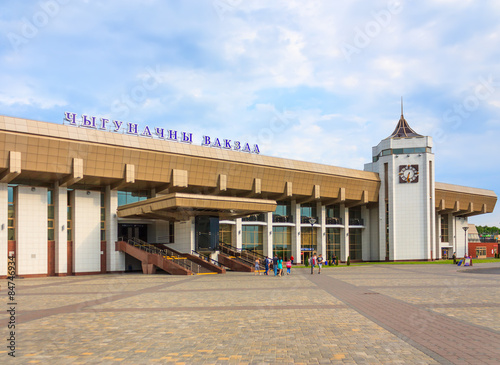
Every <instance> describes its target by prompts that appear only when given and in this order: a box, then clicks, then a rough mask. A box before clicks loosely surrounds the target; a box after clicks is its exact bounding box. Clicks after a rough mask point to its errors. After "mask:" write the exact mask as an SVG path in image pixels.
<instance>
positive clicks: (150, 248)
mask: <svg viewBox="0 0 500 365" xmlns="http://www.w3.org/2000/svg"><path fill="white" fill-rule="evenodd" d="M126 242H128V243H129V244H131V245H132V246H134V247H137V248H140V249H141V250H143V251H146V252H148V253H151V254H156V255H160V256H161V257H163V258H164V259H165V260H166V259H168V258H171V259H172V260H175V261H173V262H174V263H176V264H177V265H179V266H182V267H183V268H185V269H186V270H189V271H191V272H192V273H196V274H199V273H200V269H201V268H202V267H201V266H200V265H198V264H197V263H194V262H192V261H190V260H188V259H187V258H186V257H183V256H181V255H179V254H178V253H176V252H174V251H172V250H170V249H168V248H164V249H160V248H158V247H156V246H154V245H151V244H149V243H147V242H145V241H143V240H141V239H139V238H135V237H134V238H129V239H128V240H127V241H126Z"/></svg>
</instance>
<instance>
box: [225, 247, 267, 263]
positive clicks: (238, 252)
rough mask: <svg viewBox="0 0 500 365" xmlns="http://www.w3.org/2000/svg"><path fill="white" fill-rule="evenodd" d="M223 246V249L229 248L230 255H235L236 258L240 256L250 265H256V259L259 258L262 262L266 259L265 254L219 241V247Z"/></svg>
mask: <svg viewBox="0 0 500 365" xmlns="http://www.w3.org/2000/svg"><path fill="white" fill-rule="evenodd" d="M221 247H222V248H223V250H227V251H228V252H227V253H229V254H230V255H233V256H235V257H236V258H239V259H240V260H242V261H245V262H246V263H247V264H250V265H254V264H255V260H256V259H259V260H261V261H262V262H263V260H264V259H265V256H264V255H261V254H260V253H257V252H253V251H250V250H246V249H241V248H238V247H234V246H231V245H228V244H226V243H223V242H220V243H219V248H221ZM223 250H221V251H223Z"/></svg>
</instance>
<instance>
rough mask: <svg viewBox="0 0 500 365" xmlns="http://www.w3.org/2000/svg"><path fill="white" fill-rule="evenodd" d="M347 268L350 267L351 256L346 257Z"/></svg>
mask: <svg viewBox="0 0 500 365" xmlns="http://www.w3.org/2000/svg"><path fill="white" fill-rule="evenodd" d="M347 266H351V256H347Z"/></svg>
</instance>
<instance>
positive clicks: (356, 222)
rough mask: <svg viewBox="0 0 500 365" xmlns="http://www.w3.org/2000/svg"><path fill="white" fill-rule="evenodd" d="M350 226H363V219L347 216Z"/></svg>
mask: <svg viewBox="0 0 500 365" xmlns="http://www.w3.org/2000/svg"><path fill="white" fill-rule="evenodd" d="M349 225H350V226H364V225H365V221H364V220H363V219H362V218H349Z"/></svg>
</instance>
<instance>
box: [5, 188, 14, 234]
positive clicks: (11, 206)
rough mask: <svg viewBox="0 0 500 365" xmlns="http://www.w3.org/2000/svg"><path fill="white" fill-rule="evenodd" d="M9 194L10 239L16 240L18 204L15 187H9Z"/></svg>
mask: <svg viewBox="0 0 500 365" xmlns="http://www.w3.org/2000/svg"><path fill="white" fill-rule="evenodd" d="M8 194H9V213H8V214H9V215H8V216H9V218H8V238H7V239H8V240H9V241H15V240H16V204H15V201H14V187H13V186H9V187H8Z"/></svg>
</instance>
